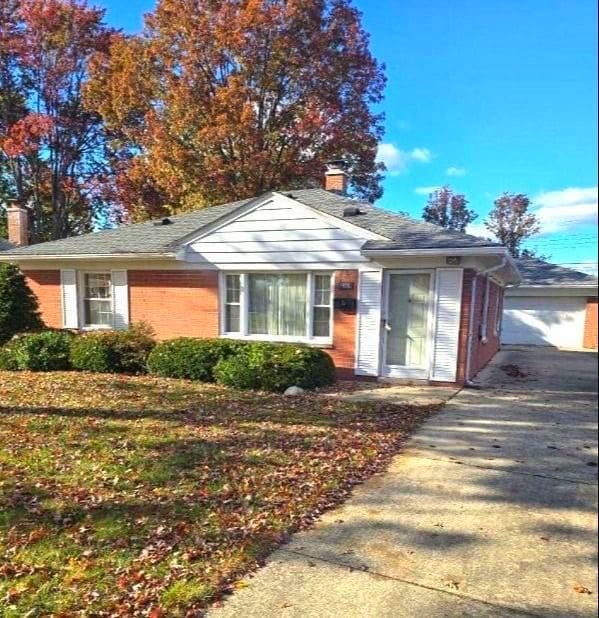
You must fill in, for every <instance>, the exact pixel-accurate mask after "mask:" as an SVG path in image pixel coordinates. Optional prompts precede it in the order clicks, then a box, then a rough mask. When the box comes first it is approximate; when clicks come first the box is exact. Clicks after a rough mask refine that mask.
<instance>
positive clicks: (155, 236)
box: [10, 200, 250, 257]
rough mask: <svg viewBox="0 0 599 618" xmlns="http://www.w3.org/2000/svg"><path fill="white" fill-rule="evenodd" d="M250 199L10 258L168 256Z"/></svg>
mask: <svg viewBox="0 0 599 618" xmlns="http://www.w3.org/2000/svg"><path fill="white" fill-rule="evenodd" d="M249 201H250V200H241V201H239V202H231V203H229V204H223V205H222V206H212V207H211V208H205V209H203V210H197V211H195V212H190V213H186V214H183V215H172V216H169V217H168V218H169V220H170V221H171V222H172V224H171V225H156V223H157V222H155V221H145V222H144V223H132V224H127V225H120V226H119V227H117V228H114V229H110V230H100V231H99V232H92V233H90V234H82V235H81V236H72V237H70V238H63V239H62V240H53V241H50V242H43V243H39V244H37V245H30V246H28V247H19V248H18V249H15V250H14V251H11V252H10V255H15V256H17V257H18V256H20V255H44V256H46V255H48V256H52V255H57V256H58V255H118V254H120V253H172V252H174V251H176V244H177V241H178V240H179V239H180V238H183V237H185V236H187V235H188V234H191V233H193V232H194V231H196V230H198V229H201V228H203V227H204V226H205V225H208V224H209V223H212V222H213V221H215V220H216V219H218V218H220V217H222V216H223V215H226V214H227V213H229V212H230V211H232V210H235V209H236V208H238V207H239V206H243V204H245V203H247V202H249Z"/></svg>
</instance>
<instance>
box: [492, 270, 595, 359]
mask: <svg viewBox="0 0 599 618" xmlns="http://www.w3.org/2000/svg"><path fill="white" fill-rule="evenodd" d="M517 265H518V270H519V271H520V274H521V275H522V282H521V283H520V285H519V286H518V287H516V288H508V290H507V292H506V298H505V309H504V315H503V329H502V335H501V340H502V342H503V343H506V344H523V345H540V346H554V347H558V348H568V349H581V348H587V349H594V350H596V349H597V277H592V276H591V275H588V274H586V273H581V272H578V271H576V270H572V269H571V268H564V267H562V266H558V265H557V264H550V263H549V262H545V261H543V260H538V259H533V258H522V259H519V260H517Z"/></svg>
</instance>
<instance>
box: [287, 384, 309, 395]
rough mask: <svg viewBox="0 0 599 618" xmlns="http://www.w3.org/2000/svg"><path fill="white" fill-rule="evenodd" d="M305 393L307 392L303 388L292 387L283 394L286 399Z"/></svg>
mask: <svg viewBox="0 0 599 618" xmlns="http://www.w3.org/2000/svg"><path fill="white" fill-rule="evenodd" d="M304 393H305V391H304V389H303V388H302V387H301V386H290V387H289V388H288V389H287V390H286V391H285V392H284V393H283V394H284V395H285V396H286V397H297V396H298V395H303V394H304Z"/></svg>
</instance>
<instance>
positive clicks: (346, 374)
mask: <svg viewBox="0 0 599 618" xmlns="http://www.w3.org/2000/svg"><path fill="white" fill-rule="evenodd" d="M341 283H348V284H351V285H352V288H351V289H348V290H343V289H340V287H339V286H340V284H341ZM334 286H335V287H334V292H333V297H334V298H352V299H357V298H358V271H357V270H338V271H336V272H335V277H334ZM356 304H357V303H356ZM356 313H357V311H356V309H334V310H333V347H332V348H331V349H327V350H326V351H327V352H328V353H329V354H330V356H331V358H332V359H333V361H334V363H335V367H337V374H338V375H339V377H341V378H344V379H350V378H354V377H355V373H354V371H355V363H356V323H357V316H356Z"/></svg>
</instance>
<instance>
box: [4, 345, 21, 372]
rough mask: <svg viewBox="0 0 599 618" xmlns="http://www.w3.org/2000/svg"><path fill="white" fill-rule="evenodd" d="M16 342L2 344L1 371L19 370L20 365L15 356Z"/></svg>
mask: <svg viewBox="0 0 599 618" xmlns="http://www.w3.org/2000/svg"><path fill="white" fill-rule="evenodd" d="M15 343H16V341H15V342H13V341H10V342H9V343H5V344H4V345H3V346H0V371H18V370H19V365H18V364H17V359H16V357H15Z"/></svg>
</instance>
